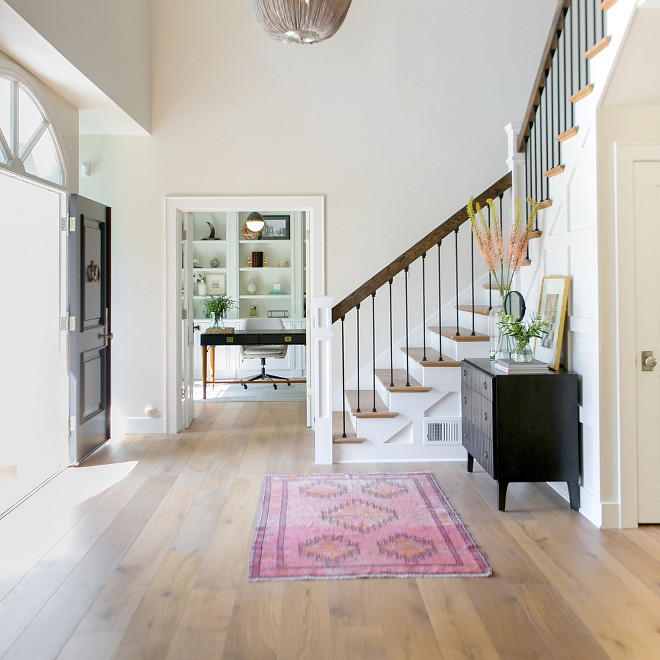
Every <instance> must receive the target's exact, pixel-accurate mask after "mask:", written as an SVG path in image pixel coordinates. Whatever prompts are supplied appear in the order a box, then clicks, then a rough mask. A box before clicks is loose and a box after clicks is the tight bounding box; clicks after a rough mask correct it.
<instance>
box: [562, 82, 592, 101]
mask: <svg viewBox="0 0 660 660" xmlns="http://www.w3.org/2000/svg"><path fill="white" fill-rule="evenodd" d="M593 91H594V86H593V85H592V84H591V83H590V84H588V85H585V86H584V87H583V88H582V89H580V90H578V91H577V92H575V94H573V95H572V96H569V97H568V100H569V101H570V102H571V103H577V102H578V101H581V100H582V99H583V98H585V97H587V96H589V94H591V92H593Z"/></svg>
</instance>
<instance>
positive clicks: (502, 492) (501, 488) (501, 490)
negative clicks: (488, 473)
mask: <svg viewBox="0 0 660 660" xmlns="http://www.w3.org/2000/svg"><path fill="white" fill-rule="evenodd" d="M508 485H509V482H508V481H499V482H498V483H497V486H498V489H497V490H498V492H497V508H498V510H499V511H504V507H505V506H506V489H507V486H508Z"/></svg>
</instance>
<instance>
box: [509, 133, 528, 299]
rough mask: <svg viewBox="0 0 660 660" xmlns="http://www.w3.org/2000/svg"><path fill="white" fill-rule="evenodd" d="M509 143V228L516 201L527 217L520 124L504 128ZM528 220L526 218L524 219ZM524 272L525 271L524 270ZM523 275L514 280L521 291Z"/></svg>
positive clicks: (513, 215) (514, 213)
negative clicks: (519, 145) (519, 146)
mask: <svg viewBox="0 0 660 660" xmlns="http://www.w3.org/2000/svg"><path fill="white" fill-rule="evenodd" d="M504 132H505V133H506V141H507V153H508V155H507V159H506V166H507V169H508V170H509V172H511V204H510V207H509V218H508V223H509V227H511V226H512V225H513V220H514V218H515V215H516V203H515V201H514V200H516V199H519V200H520V203H521V204H522V208H523V216H525V214H526V211H525V199H526V198H527V186H526V185H525V154H524V153H520V152H519V151H518V135H519V134H520V124H518V123H511V124H507V125H506V126H505V127H504ZM524 219H526V217H524ZM523 270H524V269H523ZM521 275H522V273H520V272H519V273H518V275H516V278H515V280H514V288H516V289H518V290H520V289H521V288H522V281H521V280H522V278H521Z"/></svg>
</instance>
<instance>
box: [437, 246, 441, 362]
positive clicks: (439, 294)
mask: <svg viewBox="0 0 660 660" xmlns="http://www.w3.org/2000/svg"><path fill="white" fill-rule="evenodd" d="M441 252H442V241H440V242H439V243H438V354H439V357H438V360H439V361H440V362H442V332H441V330H442V259H441Z"/></svg>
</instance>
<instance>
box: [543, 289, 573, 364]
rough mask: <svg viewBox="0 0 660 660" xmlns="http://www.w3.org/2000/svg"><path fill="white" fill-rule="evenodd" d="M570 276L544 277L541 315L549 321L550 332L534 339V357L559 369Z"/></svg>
mask: <svg viewBox="0 0 660 660" xmlns="http://www.w3.org/2000/svg"><path fill="white" fill-rule="evenodd" d="M570 279H571V278H570V277H544V278H543V282H542V284H541V298H540V299H539V315H540V316H541V319H542V320H543V321H545V322H546V323H549V324H550V325H549V328H548V333H547V334H546V335H544V336H543V337H541V338H540V339H536V340H535V341H534V357H535V358H536V359H537V360H541V362H545V363H546V364H547V365H548V366H549V367H550V368H551V369H554V370H555V371H557V369H559V360H560V358H561V344H562V338H563V336H564V323H565V321H566V305H567V303H568V285H569V282H570Z"/></svg>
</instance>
